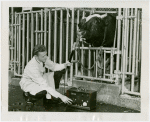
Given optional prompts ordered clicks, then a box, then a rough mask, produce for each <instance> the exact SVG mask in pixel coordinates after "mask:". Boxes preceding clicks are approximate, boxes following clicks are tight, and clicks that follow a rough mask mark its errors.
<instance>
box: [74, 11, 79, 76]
mask: <svg viewBox="0 0 150 122" xmlns="http://www.w3.org/2000/svg"><path fill="white" fill-rule="evenodd" d="M79 17H80V10H77V32H78V31H79V27H78V24H79V19H80V18H79ZM77 55H78V54H77V50H76V52H75V60H77V58H78V56H77ZM77 74H78V63H76V64H75V75H77Z"/></svg>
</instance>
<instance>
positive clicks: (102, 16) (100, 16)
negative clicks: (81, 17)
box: [86, 13, 107, 22]
mask: <svg viewBox="0 0 150 122" xmlns="http://www.w3.org/2000/svg"><path fill="white" fill-rule="evenodd" d="M106 16H107V13H106V14H103V15H99V14H93V15H90V16H88V17H86V22H88V21H89V20H90V19H91V18H92V17H99V18H101V19H103V18H105V17H106Z"/></svg>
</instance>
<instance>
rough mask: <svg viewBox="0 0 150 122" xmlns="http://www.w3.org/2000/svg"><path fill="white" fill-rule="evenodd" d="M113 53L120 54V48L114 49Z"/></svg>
mask: <svg viewBox="0 0 150 122" xmlns="http://www.w3.org/2000/svg"><path fill="white" fill-rule="evenodd" d="M113 54H121V51H120V50H114V53H113Z"/></svg>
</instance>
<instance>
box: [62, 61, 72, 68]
mask: <svg viewBox="0 0 150 122" xmlns="http://www.w3.org/2000/svg"><path fill="white" fill-rule="evenodd" d="M64 65H65V66H66V67H67V66H71V65H72V63H70V62H69V61H67V62H66V63H64Z"/></svg>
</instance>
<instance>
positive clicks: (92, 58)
mask: <svg viewBox="0 0 150 122" xmlns="http://www.w3.org/2000/svg"><path fill="white" fill-rule="evenodd" d="M103 10H104V9H103ZM116 10H117V11H110V10H109V11H108V10H105V11H102V10H94V9H81V8H54V9H52V8H45V9H44V10H43V9H42V10H40V11H29V12H20V13H14V12H13V9H12V14H11V26H10V27H11V29H10V30H11V34H10V35H11V41H10V68H11V69H12V70H14V73H15V76H21V75H22V73H23V70H24V67H25V65H26V64H27V62H28V61H29V60H30V59H31V58H32V50H33V47H34V46H35V45H36V44H44V45H45V46H46V48H47V51H48V56H49V57H50V59H51V60H52V61H54V62H57V63H64V62H66V61H67V60H68V56H69V54H70V52H71V50H72V46H73V43H74V42H76V38H77V31H78V23H79V21H80V20H81V19H82V17H83V16H88V15H90V14H92V13H93V12H96V13H112V14H113V13H116V14H117V17H116V18H117V27H116V28H117V29H116V36H115V39H114V40H116V41H117V45H114V47H99V48H96V47H91V46H88V47H86V46H85V45H84V44H82V46H81V47H80V48H77V50H76V53H75V57H74V60H76V61H77V60H80V59H79V58H78V50H80V52H81V63H79V62H78V63H75V64H74V65H73V66H71V67H70V70H69V71H67V72H66V74H65V80H66V81H67V78H68V77H70V79H71V80H72V79H73V77H74V78H86V80H92V81H106V82H111V83H116V84H118V82H119V81H122V94H123V93H128V94H134V95H140V90H139V91H138V92H135V91H134V84H135V78H136V77H137V78H138V81H137V82H138V83H139V84H140V70H141V69H140V67H141V39H142V35H141V34H142V27H141V26H142V25H141V19H142V18H141V16H142V15H141V10H140V9H135V8H134V9H133V8H124V9H122V8H119V9H116ZM85 52H87V54H88V58H87V57H84V54H85ZM99 52H102V55H101V56H103V60H102V62H103V65H102V66H100V67H101V68H102V69H103V70H100V71H102V74H103V75H99V73H98V71H99V70H98V68H99V60H98V56H99V55H100V54H99ZM106 55H107V56H108V55H109V57H110V58H109V59H106ZM85 58H86V59H85ZM114 58H116V63H115V62H114ZM108 62H110V63H109V64H108ZM81 64H83V65H84V64H88V67H87V69H90V67H91V66H92V65H93V64H94V65H93V68H92V70H84V67H83V66H82V65H81ZM107 66H108V67H107ZM86 71H87V72H86ZM68 72H69V73H68ZM79 72H80V74H79ZM93 73H94V74H93ZM68 75H69V76H68ZM128 79H129V80H130V82H131V89H130V90H129V91H126V90H125V89H124V86H125V83H126V81H127V80H128ZM139 86H140V85H139ZM139 89H140V88H139Z"/></svg>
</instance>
